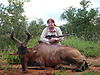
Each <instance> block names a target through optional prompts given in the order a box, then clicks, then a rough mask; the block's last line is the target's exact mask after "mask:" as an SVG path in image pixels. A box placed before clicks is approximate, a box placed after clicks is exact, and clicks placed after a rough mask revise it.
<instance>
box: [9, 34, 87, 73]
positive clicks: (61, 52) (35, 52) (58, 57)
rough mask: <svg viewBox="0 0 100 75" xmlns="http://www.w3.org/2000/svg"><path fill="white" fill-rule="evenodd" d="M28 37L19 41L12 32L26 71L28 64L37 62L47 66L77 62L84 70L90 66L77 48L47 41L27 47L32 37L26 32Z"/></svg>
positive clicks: (23, 68)
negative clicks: (47, 42)
mask: <svg viewBox="0 0 100 75" xmlns="http://www.w3.org/2000/svg"><path fill="white" fill-rule="evenodd" d="M26 34H27V35H28V38H27V39H26V40H25V41H24V42H23V43H21V42H19V41H18V40H17V39H16V38H15V37H13V34H11V39H12V40H13V41H15V42H16V43H17V45H18V52H17V53H18V54H19V55H20V57H21V65H22V71H23V72H26V66H27V64H28V63H29V62H30V63H34V62H36V63H37V65H38V66H41V67H46V66H51V67H56V68H58V67H57V66H58V65H60V64H75V65H76V66H77V67H79V68H80V70H81V71H84V70H86V69H87V68H88V64H87V62H86V58H85V56H84V55H82V54H81V53H80V52H79V51H78V50H77V49H75V48H72V47H69V46H62V45H52V44H46V43H39V44H38V45H36V46H33V47H32V48H26V45H27V43H28V40H29V39H30V37H31V36H30V34H29V33H28V32H26Z"/></svg>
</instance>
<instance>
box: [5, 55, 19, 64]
mask: <svg viewBox="0 0 100 75" xmlns="http://www.w3.org/2000/svg"><path fill="white" fill-rule="evenodd" d="M7 61H8V63H9V64H20V57H19V56H18V55H15V56H14V55H9V56H8V58H7Z"/></svg>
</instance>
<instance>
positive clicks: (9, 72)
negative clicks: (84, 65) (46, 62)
mask: <svg viewBox="0 0 100 75" xmlns="http://www.w3.org/2000/svg"><path fill="white" fill-rule="evenodd" d="M87 61H88V64H89V69H88V70H86V71H84V72H73V71H72V70H71V69H74V68H75V67H74V66H71V65H68V66H64V67H66V68H67V70H54V68H51V67H46V70H40V67H36V66H35V67H28V69H27V73H25V74H23V73H22V71H21V65H11V68H10V69H3V70H0V75H58V74H57V73H58V72H59V73H60V74H59V75H61V74H62V75H66V74H67V75H72V74H76V73H78V74H82V73H85V72H97V73H98V75H100V57H96V58H88V59H87ZM4 66H7V65H4Z"/></svg>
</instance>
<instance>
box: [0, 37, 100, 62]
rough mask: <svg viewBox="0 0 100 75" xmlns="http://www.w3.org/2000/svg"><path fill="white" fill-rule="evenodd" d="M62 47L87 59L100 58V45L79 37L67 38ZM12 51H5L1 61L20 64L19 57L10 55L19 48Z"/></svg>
mask: <svg viewBox="0 0 100 75" xmlns="http://www.w3.org/2000/svg"><path fill="white" fill-rule="evenodd" d="M38 40H39V37H37V38H32V39H31V40H30V41H29V42H28V45H27V47H28V48H29V47H33V46H35V45H37V44H38ZM61 43H62V45H67V46H71V47H74V48H76V49H78V50H79V51H80V52H81V53H82V54H84V55H85V56H87V57H98V56H100V50H98V49H100V46H99V43H96V42H93V41H84V40H81V39H79V38H77V37H65V38H64V40H63V41H62V42H61ZM11 48H12V49H11V50H10V51H5V52H3V54H2V55H1V56H2V58H0V60H7V61H8V63H10V64H11V63H12V64H18V63H20V61H19V57H18V56H13V55H9V53H12V52H16V50H17V47H16V46H15V45H14V46H13V47H11Z"/></svg>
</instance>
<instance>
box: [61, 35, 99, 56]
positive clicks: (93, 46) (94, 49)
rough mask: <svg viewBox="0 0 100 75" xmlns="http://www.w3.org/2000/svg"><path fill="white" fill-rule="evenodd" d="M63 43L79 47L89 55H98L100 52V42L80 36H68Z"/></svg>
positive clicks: (83, 52)
mask: <svg viewBox="0 0 100 75" xmlns="http://www.w3.org/2000/svg"><path fill="white" fill-rule="evenodd" d="M61 43H62V44H63V45H68V46H71V47H74V48H76V49H78V50H79V51H80V52H81V53H82V54H84V55H85V56H87V57H97V56H99V54H100V51H99V50H98V49H99V43H96V42H92V41H84V40H82V39H79V38H78V37H67V38H65V39H64V41H62V42H61Z"/></svg>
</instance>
